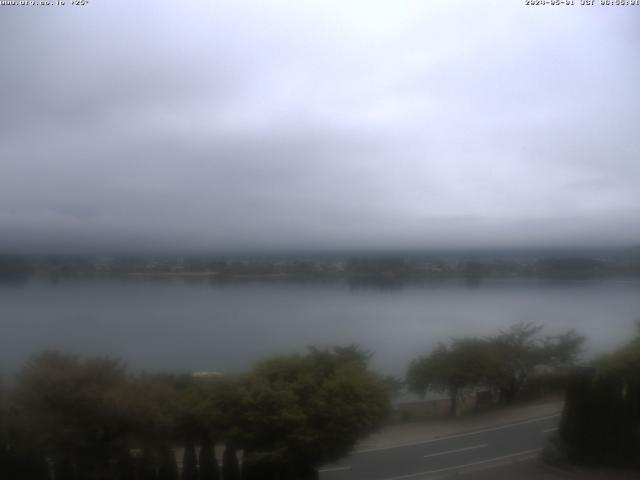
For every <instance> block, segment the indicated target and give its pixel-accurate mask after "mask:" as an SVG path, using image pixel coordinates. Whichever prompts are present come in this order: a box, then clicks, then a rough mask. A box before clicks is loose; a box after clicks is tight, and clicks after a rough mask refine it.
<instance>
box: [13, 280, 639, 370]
mask: <svg viewBox="0 0 640 480" xmlns="http://www.w3.org/2000/svg"><path fill="white" fill-rule="evenodd" d="M639 291H640V282H639V281H637V280H613V279H608V280H598V281H590V282H573V283H564V284H557V283H553V284H550V283H543V282H539V281H535V280H503V281H485V282H483V283H482V284H480V285H477V286H473V287H471V286H468V285H466V284H465V283H464V282H454V281H451V282H443V283H434V284H408V285H405V286H403V287H400V288H396V289H393V290H381V289H377V288H357V289H354V288H350V287H349V285H348V284H346V283H342V282H334V283H301V284H297V283H230V284H215V283H209V282H206V281H184V280H179V279H176V280H148V279H136V280H124V279H94V280H85V279H83V280H63V281H60V282H58V283H51V282H49V281H44V280H31V281H29V282H27V283H24V284H20V285H0V319H2V326H3V328H2V335H1V336H0V373H3V374H5V373H9V372H12V371H15V370H16V369H18V368H19V367H20V366H21V365H22V364H23V362H24V361H25V360H26V359H27V358H28V357H29V355H31V354H33V353H35V352H38V351H41V350H43V349H62V350H65V351H72V352H75V353H78V354H86V355H110V356H116V357H120V358H122V359H123V360H124V361H125V362H126V363H127V364H128V365H129V366H130V367H131V368H133V369H135V370H139V369H143V370H150V371H156V370H162V369H166V370H172V371H202V370H207V371H220V372H228V373H231V372H238V371H243V370H246V369H248V368H250V367H251V365H252V364H253V363H254V362H255V361H257V360H259V359H261V358H263V357H265V356H267V355H270V354H276V353H285V352H292V351H296V350H301V349H304V348H305V347H306V346H308V345H328V344H347V343H358V344H360V345H362V346H363V347H365V348H367V349H370V350H372V351H375V356H374V357H373V360H372V365H373V367H374V368H376V369H377V370H379V371H381V372H384V373H390V374H396V375H402V374H403V373H404V371H405V369H406V367H407V365H408V363H409V362H410V360H411V359H412V358H414V357H415V356H416V355H418V354H421V353H425V352H427V351H429V350H430V349H431V348H432V347H433V346H435V345H436V344H437V343H438V342H440V341H446V340H447V339H449V338H451V337H456V336H467V335H485V334H486V335H490V334H494V333H496V332H497V331H498V330H499V329H502V328H506V327H508V326H509V325H510V324H512V323H515V322H519V321H531V322H538V323H543V324H544V325H545V333H547V334H553V333H558V332H560V331H563V330H566V329H569V328H574V329H576V330H577V331H578V332H579V333H581V334H584V335H586V336H587V337H588V342H587V344H586V349H587V352H586V354H587V356H590V355H593V354H596V353H598V352H601V351H604V350H606V349H609V348H611V347H614V346H616V345H617V344H619V343H621V342H623V341H625V339H626V338H627V337H628V335H629V334H631V333H632V332H633V328H634V321H635V320H637V319H640V295H638V293H639Z"/></svg>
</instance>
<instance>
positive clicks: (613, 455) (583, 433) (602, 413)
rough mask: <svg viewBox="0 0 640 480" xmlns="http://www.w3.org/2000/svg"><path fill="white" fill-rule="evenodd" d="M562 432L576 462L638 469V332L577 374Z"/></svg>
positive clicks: (564, 416) (574, 378) (639, 382)
mask: <svg viewBox="0 0 640 480" xmlns="http://www.w3.org/2000/svg"><path fill="white" fill-rule="evenodd" d="M559 434H560V439H561V440H562V445H563V446H564V447H565V449H566V454H567V456H568V458H569V459H570V460H571V461H573V462H577V463H583V464H588V465H606V466H634V467H640V331H639V334H638V336H637V337H636V338H635V339H633V340H632V341H631V342H629V343H628V344H627V345H625V346H624V347H622V348H620V349H618V350H617V351H615V352H613V353H611V354H609V355H605V356H603V357H602V358H600V359H598V360H597V361H596V362H595V364H594V365H593V366H592V367H590V368H583V369H581V370H577V371H576V372H574V374H573V375H572V377H571V382H570V384H569V388H568V390H567V395H566V400H565V409H564V412H563V416H562V421H561V423H560V431H559Z"/></svg>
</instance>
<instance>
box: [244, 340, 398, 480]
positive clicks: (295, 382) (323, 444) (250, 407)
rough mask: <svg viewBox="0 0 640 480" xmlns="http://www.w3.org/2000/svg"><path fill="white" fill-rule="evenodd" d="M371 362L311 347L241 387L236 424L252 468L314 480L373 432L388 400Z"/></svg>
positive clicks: (264, 368)
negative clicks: (312, 474) (313, 474)
mask: <svg viewBox="0 0 640 480" xmlns="http://www.w3.org/2000/svg"><path fill="white" fill-rule="evenodd" d="M367 355H368V354H364V352H362V351H360V350H358V349H357V347H353V346H351V347H347V348H346V349H343V348H333V349H317V348H311V349H310V350H309V351H308V352H307V353H306V354H304V355H300V354H298V355H288V356H278V357H274V358H272V359H270V360H267V361H264V362H262V363H260V364H259V365H258V366H257V367H256V368H255V369H254V371H253V372H252V374H251V375H250V376H249V377H248V378H247V379H246V381H245V382H244V384H243V386H242V389H241V396H240V404H241V408H240V411H241V416H240V418H238V419H237V420H236V421H237V423H238V424H239V425H240V426H241V428H240V432H241V433H240V435H238V438H237V440H238V442H239V445H240V446H241V447H243V448H244V451H245V456H246V458H250V459H251V464H252V468H254V469H255V470H260V471H263V472H266V471H269V472H271V473H272V476H273V477H274V478H280V479H297V478H300V477H301V475H303V476H307V477H308V476H309V475H310V473H309V472H310V470H313V469H315V468H316V467H318V466H319V465H321V464H323V463H326V462H330V461H335V460H337V459H339V458H340V457H342V456H344V455H345V454H347V453H348V452H349V451H350V450H351V449H352V448H353V446H354V445H355V443H356V441H357V440H358V439H359V438H361V437H362V436H363V435H366V434H368V433H370V432H371V431H372V430H374V429H375V428H376V427H377V426H378V425H379V424H380V422H381V421H382V420H383V419H384V418H385V415H386V413H387V409H388V402H389V398H388V392H387V389H386V387H385V385H384V383H383V382H382V380H381V379H380V378H379V377H378V376H377V375H375V374H373V373H372V372H371V371H369V370H368V368H367V366H366V358H367ZM263 477H264V478H268V477H269V475H267V474H264V475H263Z"/></svg>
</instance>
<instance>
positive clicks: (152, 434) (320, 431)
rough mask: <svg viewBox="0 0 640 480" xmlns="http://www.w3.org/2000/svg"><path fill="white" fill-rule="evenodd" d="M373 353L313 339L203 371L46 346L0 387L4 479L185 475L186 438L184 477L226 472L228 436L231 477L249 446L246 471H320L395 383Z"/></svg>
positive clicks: (140, 479) (206, 478)
mask: <svg viewBox="0 0 640 480" xmlns="http://www.w3.org/2000/svg"><path fill="white" fill-rule="evenodd" d="M366 360H367V355H366V354H365V352H362V351H361V350H359V349H358V348H356V347H335V348H332V349H311V350H310V351H309V352H308V353H306V354H304V355H291V356H281V357H275V358H273V359H271V360H267V361H265V362H263V363H261V364H259V365H258V366H257V367H256V368H255V369H254V370H253V371H252V372H251V373H250V374H248V375H246V376H243V377H237V378H226V377H204V378H200V377H193V376H190V375H170V374H162V375H137V376H133V375H130V374H128V373H127V371H126V368H125V367H124V366H123V365H122V364H121V363H120V362H118V361H115V360H112V359H109V358H92V359H81V358H78V357H75V356H72V355H65V354H61V353H57V352H47V353H44V354H41V355H39V356H37V357H35V358H34V359H33V360H31V361H30V362H29V364H28V365H26V366H25V368H24V369H23V370H22V372H21V373H20V374H19V375H18V377H17V378H16V382H15V385H13V386H12V387H11V388H10V389H7V388H5V389H3V390H2V391H0V401H1V403H0V478H20V479H21V480H49V479H51V478H52V477H54V478H55V479H56V480H67V479H74V480H76V479H77V480H116V479H117V480H125V479H126V480H129V479H130V480H165V479H166V480H174V479H176V480H177V478H178V466H177V463H176V457H175V454H174V450H175V448H176V447H185V454H184V460H183V470H182V472H181V474H182V478H188V479H192V480H196V479H199V480H215V479H218V478H220V474H221V472H220V471H218V465H217V461H216V459H215V456H214V453H213V445H214V444H215V443H217V442H221V443H225V444H226V453H225V456H224V458H225V462H224V467H223V472H222V473H224V474H226V477H227V478H228V479H229V480H232V478H239V477H240V469H239V466H238V464H237V456H236V450H240V449H242V450H244V452H245V464H246V465H251V466H252V468H247V471H246V472H244V474H243V476H244V478H251V472H250V471H251V470H252V469H253V472H254V475H255V472H259V474H258V476H256V477H255V478H264V479H267V478H273V479H283V480H285V479H299V478H307V477H308V478H312V477H313V475H314V471H315V467H317V466H318V465H320V464H321V463H324V462H326V461H329V460H333V459H336V458H338V457H340V456H343V455H345V454H346V453H348V451H349V450H350V449H351V448H352V447H353V445H354V444H355V442H356V441H357V440H358V439H359V438H360V437H361V436H362V435H365V434H366V433H368V432H370V431H371V430H372V429H374V428H375V427H376V426H378V425H379V424H380V422H381V421H382V420H383V419H384V416H385V414H386V411H387V405H388V401H389V399H388V396H389V395H388V390H387V388H386V386H385V384H384V382H383V381H382V379H380V378H378V377H377V376H376V375H375V374H373V373H372V372H371V371H370V370H369V369H368V368H367V364H366V363H367V362H366ZM198 452H199V454H198ZM198 456H199V459H198ZM234 462H235V463H234ZM198 465H199V466H198Z"/></svg>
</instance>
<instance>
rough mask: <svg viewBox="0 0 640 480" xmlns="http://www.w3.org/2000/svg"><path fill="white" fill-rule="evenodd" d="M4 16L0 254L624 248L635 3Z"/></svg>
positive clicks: (159, 5)
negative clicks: (231, 250)
mask: <svg viewBox="0 0 640 480" xmlns="http://www.w3.org/2000/svg"><path fill="white" fill-rule="evenodd" d="M0 8H1V10H2V11H1V12H0V41H1V42H2V45H3V46H4V47H5V48H3V51H2V54H0V55H1V59H2V88H0V106H1V107H0V232H1V234H0V250H4V251H23V252H50V251H51V252H53V251H55V252H63V251H64V252H67V251H69V252H71V251H85V252H102V251H112V250H127V249H135V250H140V249H146V250H150V251H161V250H182V251H220V250H230V249H243V248H249V249H287V248H358V247H364V248H404V247H410V248H441V247H452V246H453V247H469V246H541V245H543V246H547V245H600V244H633V243H639V242H640V189H638V184H639V183H640V159H639V154H640V135H638V134H637V130H638V125H640V122H638V117H639V112H640V108H638V107H639V106H640V91H639V90H638V85H639V84H640V82H639V80H640V53H639V52H640V51H639V50H638V48H637V45H638V41H639V40H640V7H637V8H636V7H615V8H614V7H599V6H594V7H579V6H575V7H538V8H533V7H526V6H525V5H523V4H521V3H520V2H515V3H513V2H482V3H478V2H472V1H463V2H453V3H451V2H421V1H396V2H387V1H384V2H382V1H381V2H375V1H374V2H371V1H367V2H359V1H354V2H338V1H322V2H321V1H309V2H293V1H291V2H284V1H282V2H279V1H276V2H266V3H265V2H257V1H256V2H250V1H242V0H241V1H234V2H212V1H205V0H192V1H186V2H178V1H169V0H158V1H154V2H146V1H145V2H125V1H122V0H109V1H108V2H107V1H106V0H94V1H92V2H90V4H89V5H88V6H85V7H72V6H70V5H67V6H65V7H47V8H45V7H18V6H15V7H9V6H4V7H0Z"/></svg>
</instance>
